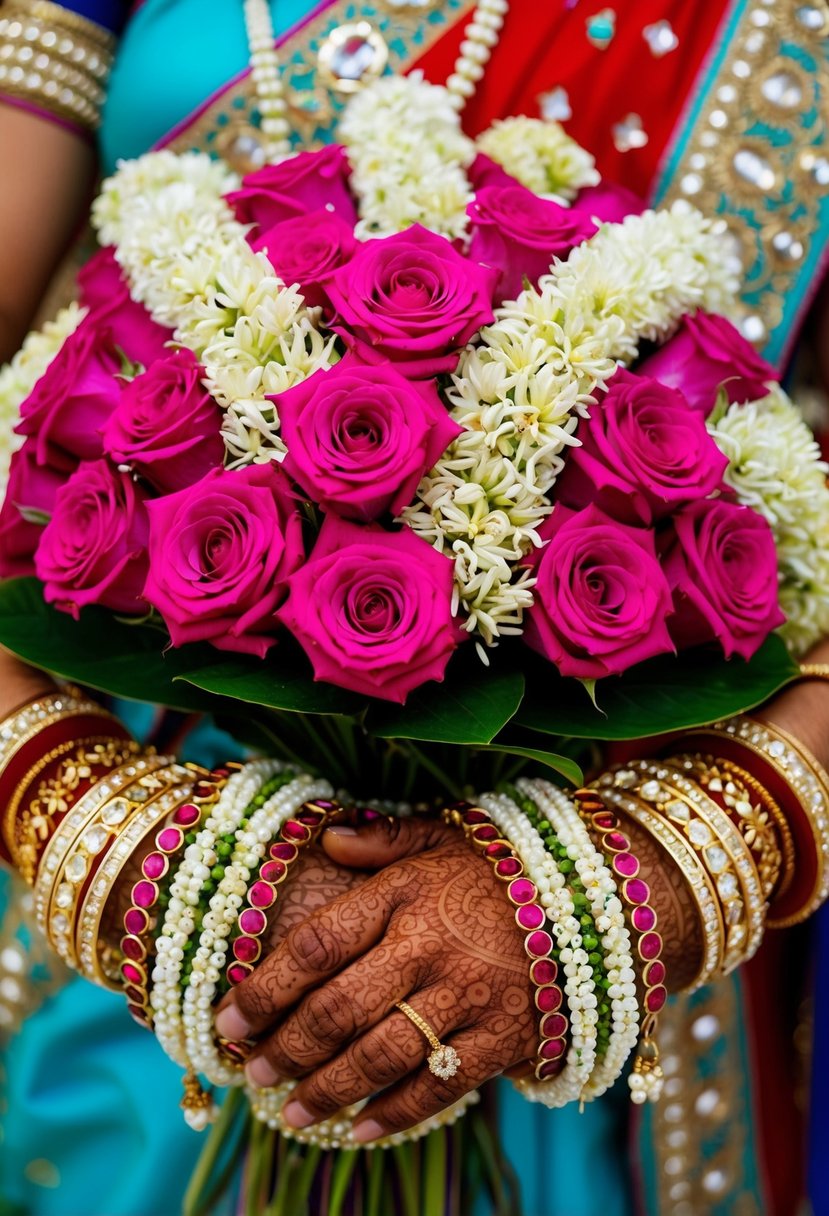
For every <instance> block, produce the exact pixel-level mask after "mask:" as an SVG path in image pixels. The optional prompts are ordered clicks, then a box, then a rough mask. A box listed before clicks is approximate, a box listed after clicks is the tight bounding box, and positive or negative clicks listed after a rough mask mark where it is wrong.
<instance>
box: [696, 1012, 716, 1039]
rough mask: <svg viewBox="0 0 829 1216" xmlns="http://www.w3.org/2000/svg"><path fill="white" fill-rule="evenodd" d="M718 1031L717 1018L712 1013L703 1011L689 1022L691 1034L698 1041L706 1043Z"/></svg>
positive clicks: (713, 1037) (714, 1036)
mask: <svg viewBox="0 0 829 1216" xmlns="http://www.w3.org/2000/svg"><path fill="white" fill-rule="evenodd" d="M719 1033H720V1022H719V1018H716V1017H714V1015H713V1013H703V1014H701V1015H700V1016H699V1017H698V1018H696V1019H695V1020H694V1022H692V1023H691V1034H692V1035H693V1036H694V1038H695V1039H696V1040H697V1042H699V1043H707V1042H709V1041H710V1040H711V1039H715V1038H717V1036H718V1035H719Z"/></svg>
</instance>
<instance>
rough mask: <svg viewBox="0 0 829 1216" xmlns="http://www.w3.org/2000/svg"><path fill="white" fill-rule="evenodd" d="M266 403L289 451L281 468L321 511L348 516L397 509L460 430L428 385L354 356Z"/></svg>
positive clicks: (408, 499)
mask: <svg viewBox="0 0 829 1216" xmlns="http://www.w3.org/2000/svg"><path fill="white" fill-rule="evenodd" d="M270 400H272V401H273V402H274V403H275V405H276V408H277V412H278V413H279V418H280V421H281V423H282V437H283V439H284V440H285V443H286V445H287V448H288V455H287V456H286V457H285V460H284V462H283V466H282V467H283V468H284V469H285V470H286V472H288V473H290V475H291V477H293V478H294V480H295V481H296V482H298V483H299V486H300V488H301V489H302V490H303V492H304V493H305V494H307V495H308V497H309V498H311V499H313V501H314V502H316V503H319V505H320V506H321V507H322V508H323V510H325V511H335V512H337V514H339V515H344V516H345V517H346V518H348V519H359V520H364V521H367V520H371V519H376V518H377V517H378V516H379V515H383V514H384V513H385V512H386V511H391V512H392V513H393V514H395V515H396V514H398V513H399V512H400V511H402V510H403V508H404V507H405V506H406V505H407V504H408V503H410V502H411V501H412V498H413V496H414V492H415V490H416V489H417V487H418V484H419V482H420V479H421V478H422V476H423V474H424V473H426V472H427V471H428V470H429V469H431V467H432V465H433V464H434V463H435V461H436V460H437V459H438V457H439V456H441V455H442V454H443V452H444V451H445V450H446V448H447V447H448V446H449V444H450V443H451V441H452V440H453V439H454V438H455V436H456V435H459V434H460V433H461V428H460V427H459V426H458V425H457V423H455V422H453V421H452V419H451V418H450V417H449V415H448V414H447V412H446V409H445V408H444V406H443V405H442V403H441V400H440V397H439V396H438V394H437V389H436V388H435V386H434V383H433V382H431V381H428V382H427V381H423V382H417V381H409V380H407V379H406V378H405V377H404V376H401V375H400V373H399V372H398V371H396V370H395V368H394V367H393V366H392V365H391V364H390V363H382V364H377V365H367V364H364V363H361V362H360V361H359V360H358V359H357V358H356V357H355V356H354V355H346V357H345V358H344V359H343V360H342V361H341V362H340V363H337V364H335V366H334V367H332V368H331V369H330V370H328V371H319V372H317V373H316V374H315V375H313V376H311V377H309V379H307V380H304V381H303V382H302V383H301V384H297V385H296V387H295V388H291V389H288V391H287V392H285V393H281V394H280V395H279V396H277V397H271V398H270Z"/></svg>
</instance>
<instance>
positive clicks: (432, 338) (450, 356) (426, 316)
mask: <svg viewBox="0 0 829 1216" xmlns="http://www.w3.org/2000/svg"><path fill="white" fill-rule="evenodd" d="M497 277H498V276H497V272H496V271H494V270H489V269H486V268H485V267H483V266H478V265H476V264H475V263H474V262H470V261H467V259H466V258H464V257H461V255H460V254H459V253H456V252H455V250H454V249H453V248H452V246H451V245H450V244H449V242H448V241H446V240H444V238H443V237H440V236H436V235H435V234H434V233H432V232H427V230H426V229H425V228H421V227H420V225H419V224H416V225H415V226H414V227H413V228H408V229H407V230H406V231H405V232H401V233H398V235H397V236H389V237H384V238H382V239H378V240H373V241H366V242H365V243H364V244H363V245H361V247H360V249H359V250H358V251H357V253H356V254H355V255H354V257H353V258H352V259H351V261H350V262H349V263H348V264H347V265H345V266H343V267H341V268H340V269H339V270H337V271H335V272H334V274H333V275H332V277H331V279H330V280H329V282H328V284H327V291H328V296H329V299H330V300H331V303H332V304H333V305H334V307H335V309H336V310H337V319H336V321H335V322H334V325H333V328H334V329H335V330H336V331H337V333H339V334H341V335H342V337H343V338H344V340H345V342H346V344H347V345H348V346H351V347H353V348H354V349H355V350H357V352H358V353H359V354H360V355H362V356H363V358H364V359H365V360H366V361H367V362H377V361H378V359H379V360H385V359H388V360H390V361H391V362H392V363H396V364H397V366H398V368H399V370H400V371H402V372H404V373H405V374H408V375H411V376H414V377H416V378H417V379H424V380H425V379H427V378H429V377H430V376H435V375H437V374H438V372H449V371H453V370H454V368H455V367H456V366H457V362H458V351H459V349H460V348H461V347H462V346H464V345H465V344H466V343H467V342H468V341H469V339H470V338H471V337H472V336H473V334H475V333H477V332H478V330H479V329H480V328H481V327H482V326H483V325H488V324H489V323H490V322H491V321H492V319H493V312H492V291H493V287H494V284H495V280H496V279H497Z"/></svg>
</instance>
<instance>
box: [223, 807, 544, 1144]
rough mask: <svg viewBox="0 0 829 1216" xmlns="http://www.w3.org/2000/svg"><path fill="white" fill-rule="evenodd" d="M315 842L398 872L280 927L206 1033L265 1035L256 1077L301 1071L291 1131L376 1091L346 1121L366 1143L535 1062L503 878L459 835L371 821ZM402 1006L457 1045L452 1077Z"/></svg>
mask: <svg viewBox="0 0 829 1216" xmlns="http://www.w3.org/2000/svg"><path fill="white" fill-rule="evenodd" d="M324 842H325V847H326V851H327V852H328V853H329V855H331V856H332V858H334V859H335V860H342V861H347V862H348V863H349V864H351V865H355V866H365V867H367V868H368V867H372V866H376V865H377V864H382V863H383V862H384V861H385V862H390V861H392V862H395V864H391V865H388V866H387V868H386V869H384V870H382V871H380V873H378V874H376V875H374V876H373V877H371V878H369V879H367V880H366V881H365V882H364V883H363V884H362V885H361V886H360V887H359V889H358V890H354V891H350V892H348V893H346V894H344V895H341V896H340V897H339V898H338V899H336V900H335V901H334V902H333V903H331V904H329V905H328V906H327V907H325V908H323V909H321V910H320V911H318V912H316V913H314V914H313V915H312V916H310V917H309V918H308V919H307V920H305V921H303V922H302V923H301V924H299V925H295V926H294V927H293V928H292V929H290V931H289V932H288V933H287V935H286V936H285V937H284V939H283V940H282V942H281V943H280V944H279V945H278V946H277V947H276V949H275V950H274V951H273V952H272V953H271V954H270V956H269V957H268V958H267V959H266V960H265V961H264V962H263V963H262V964H261V965H260V966H259V967H258V968H257V970H256V971H255V972H254V973H253V975H251V976H250V977H249V978H248V979H247V980H246V981H245V982H244V983H243V984H241V985H240V986H239V987H238V988H237V989H235V991H234V992H233V993H232V994H231V995H230V996H229V997H228V998H227V999H226V1001H225V1003H224V1005H223V1006H222V1010H221V1012H220V1014H219V1015H218V1018H217V1026H218V1029H219V1030H220V1033H222V1034H226V1035H227V1036H228V1037H231V1038H238V1037H243V1036H250V1035H260V1036H261V1035H264V1036H266V1037H264V1038H262V1039H261V1041H260V1043H259V1046H258V1049H257V1052H256V1054H255V1055H254V1057H253V1058H252V1059H251V1061H250V1062H249V1063H248V1075H249V1079H250V1080H251V1081H252V1082H253V1083H254V1084H256V1085H259V1086H265V1085H273V1084H275V1083H277V1082H278V1081H279V1080H282V1079H286V1078H301V1080H300V1083H299V1085H298V1086H297V1088H296V1089H295V1090H294V1091H293V1093H292V1095H291V1099H290V1101H289V1102H288V1104H287V1106H286V1108H285V1111H284V1116H285V1119H286V1121H287V1122H288V1123H290V1124H292V1125H293V1126H295V1127H306V1126H308V1125H310V1124H312V1123H315V1122H318V1121H319V1120H321V1119H323V1118H326V1117H327V1116H329V1115H331V1114H333V1113H334V1112H335V1111H337V1110H339V1109H341V1108H342V1107H344V1106H348V1105H350V1104H351V1103H352V1102H356V1101H358V1100H360V1099H362V1098H367V1097H370V1096H371V1095H375V1094H380V1096H379V1097H375V1098H374V1100H373V1101H372V1102H371V1103H370V1104H369V1105H368V1106H367V1107H366V1109H365V1111H364V1112H363V1113H362V1114H361V1117H360V1120H359V1122H358V1123H357V1125H356V1128H355V1137H356V1139H357V1140H358V1141H367V1140H375V1139H377V1138H378V1137H381V1136H384V1135H388V1134H390V1133H391V1132H395V1131H401V1130H403V1129H405V1128H408V1127H411V1126H413V1125H414V1124H416V1123H419V1122H421V1121H422V1120H423V1119H426V1118H428V1117H429V1116H430V1115H434V1114H436V1113H437V1112H438V1111H440V1110H442V1109H443V1108H444V1107H446V1106H448V1105H450V1104H451V1103H453V1102H455V1101H457V1099H458V1098H460V1097H461V1096H462V1095H463V1094H465V1093H467V1092H468V1091H469V1090H472V1089H476V1088H477V1087H478V1086H479V1085H481V1084H482V1083H483V1082H484V1081H486V1080H488V1079H489V1078H490V1077H494V1076H497V1075H498V1074H499V1073H501V1072H503V1071H505V1070H506V1069H508V1068H511V1067H513V1066H515V1065H516V1064H519V1063H520V1062H522V1061H524V1060H526V1059H527V1058H529V1057H531V1056H532V1055H533V1054H534V1052H535V1049H536V1045H537V1030H536V1016H535V1008H534V1003H533V994H532V985H531V982H530V979H529V967H528V960H527V956H526V954H525V952H524V945H523V935H522V934H521V932H520V931H519V930H518V928H517V926H516V925H515V923H514V921H513V917H512V915H511V909H510V905H509V904H508V902H507V900H506V897H505V895H504V891H503V888H502V886H501V884H500V883H499V882H498V880H497V879H496V878H495V877H494V875H493V873H492V870H491V867H490V866H489V864H488V863H487V862H486V861H485V860H484V859H483V858H480V857H478V856H477V855H476V854H474V853H473V852H472V851H471V850H470V848H469V846H468V845H467V844H466V842H465V841H464V839H463V837H462V836H460V834H459V833H458V832H456V831H454V830H452V829H449V828H445V827H443V826H442V825H439V824H429V825H425V824H423V823H417V822H412V821H407V820H403V821H399V820H398V821H394V820H393V821H390V822H387V821H385V820H383V821H378V822H377V823H376V824H374V825H372V826H371V828H369V829H366V830H364V832H361V833H359V834H357V835H355V834H352V833H344V832H343V830H342V829H339V830H338V829H332V830H330V831H329V832H327V833H326V834H325V837H324ZM421 850H425V851H421ZM415 851H417V855H416V856H410V854H412V853H414V852H415ZM398 858H400V859H401V860H396V859H398ZM400 1000H407V1001H408V1002H409V1003H410V1004H411V1005H412V1007H413V1008H414V1009H415V1010H416V1012H417V1013H419V1014H420V1015H421V1017H423V1018H424V1019H425V1020H426V1021H427V1022H428V1023H429V1024H430V1026H431V1027H432V1029H433V1030H434V1032H435V1034H436V1035H437V1036H438V1038H439V1039H440V1040H441V1042H443V1043H449V1044H451V1045H452V1046H453V1047H454V1048H455V1050H456V1051H457V1053H458V1055H459V1056H460V1060H461V1065H460V1068H459V1070H458V1072H457V1074H456V1075H455V1076H454V1077H452V1078H449V1079H441V1078H439V1077H436V1076H434V1075H433V1074H432V1073H431V1072H430V1071H429V1069H428V1067H427V1065H426V1063H425V1060H426V1058H427V1056H428V1055H429V1054H430V1052H431V1047H430V1046H429V1044H428V1043H427V1041H426V1039H425V1038H424V1036H423V1035H422V1034H421V1032H420V1031H419V1030H418V1029H417V1028H416V1027H415V1026H414V1025H413V1024H412V1022H411V1021H409V1019H408V1018H407V1017H406V1016H405V1015H404V1014H403V1013H401V1012H399V1010H397V1009H395V1003H396V1002H397V1001H400ZM380 1091H383V1092H382V1093H380Z"/></svg>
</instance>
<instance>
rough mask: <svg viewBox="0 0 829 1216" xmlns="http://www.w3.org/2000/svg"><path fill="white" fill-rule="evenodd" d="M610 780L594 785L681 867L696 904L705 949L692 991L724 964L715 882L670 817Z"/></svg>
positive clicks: (609, 776)
mask: <svg viewBox="0 0 829 1216" xmlns="http://www.w3.org/2000/svg"><path fill="white" fill-rule="evenodd" d="M608 779H609V781H611V782H612V780H613V777H612V775H611V774H604V775H603V776H602V778H600V780H599V782H598V783H595V785H594V788H596V789H597V790H599V792H600V793H601V796H602V798H606V799H607V800H608V801H609V802H612V803H613V804H614V805H615V806H616V807H618V808H619V810H621V811H623V812H624V813H625V814H626V815H628V816H629V817H630V818H631V819H634V820H635V821H636V822H637V823H638V824H639V825H640V826H641V827H643V828H644V829H645V831H647V832H648V833H649V834H650V835H651V836H653V838H654V839H655V840H656V842H657V844H659V845H661V847H662V849H663V851H664V852H665V853H667V854H668V856H669V857H670V858H671V860H672V861H673V862H674V863H675V864H676V866H677V867H678V869H679V870H680V872H681V874H682V877H683V878H684V879H685V883H686V885H687V886H688V888H689V890H690V892H691V896H692V898H693V900H694V902H695V903H696V905H697V910H698V912H699V917H700V923H701V925H702V937H703V948H702V959H701V962H700V967H699V971H698V972H697V974H696V976H695V977H694V978H693V980H691V982H690V983H689V984H688V985H687V988H686V989H684V991H691V992H692V991H694V990H695V989H697V988H699V987H701V986H702V985H703V984H707V983H708V982H709V980H711V979H713V977H714V976H715V975H717V974H718V972H719V971H720V968H721V966H722V957H723V951H724V948H725V926H724V925H723V922H722V911H721V909H720V903H719V900H718V899H717V893H716V891H715V890H714V885H713V883H712V882H711V878H710V875H709V874H708V871H707V870H706V869H705V866H704V865H703V864H702V862H701V861H700V859H699V857H698V856H697V854H696V852H695V851H694V849H693V846H692V845H691V842H690V841H689V840H688V839H687V838H686V836H685V835H684V834H683V833H682V832H680V831H679V830H678V828H676V827H674V825H673V824H672V823H671V822H670V820H666V819H663V818H662V816H661V815H659V814H657V812H656V811H654V810H652V809H651V807H649V806H648V804H647V803H646V802H643V801H642V800H641V799H640V798H638V797H634V796H633V795H632V794H631V792H630V791H628V790H626V789H623V788H614V787H613V786H612V785H611V784H605V782H606V781H608Z"/></svg>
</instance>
